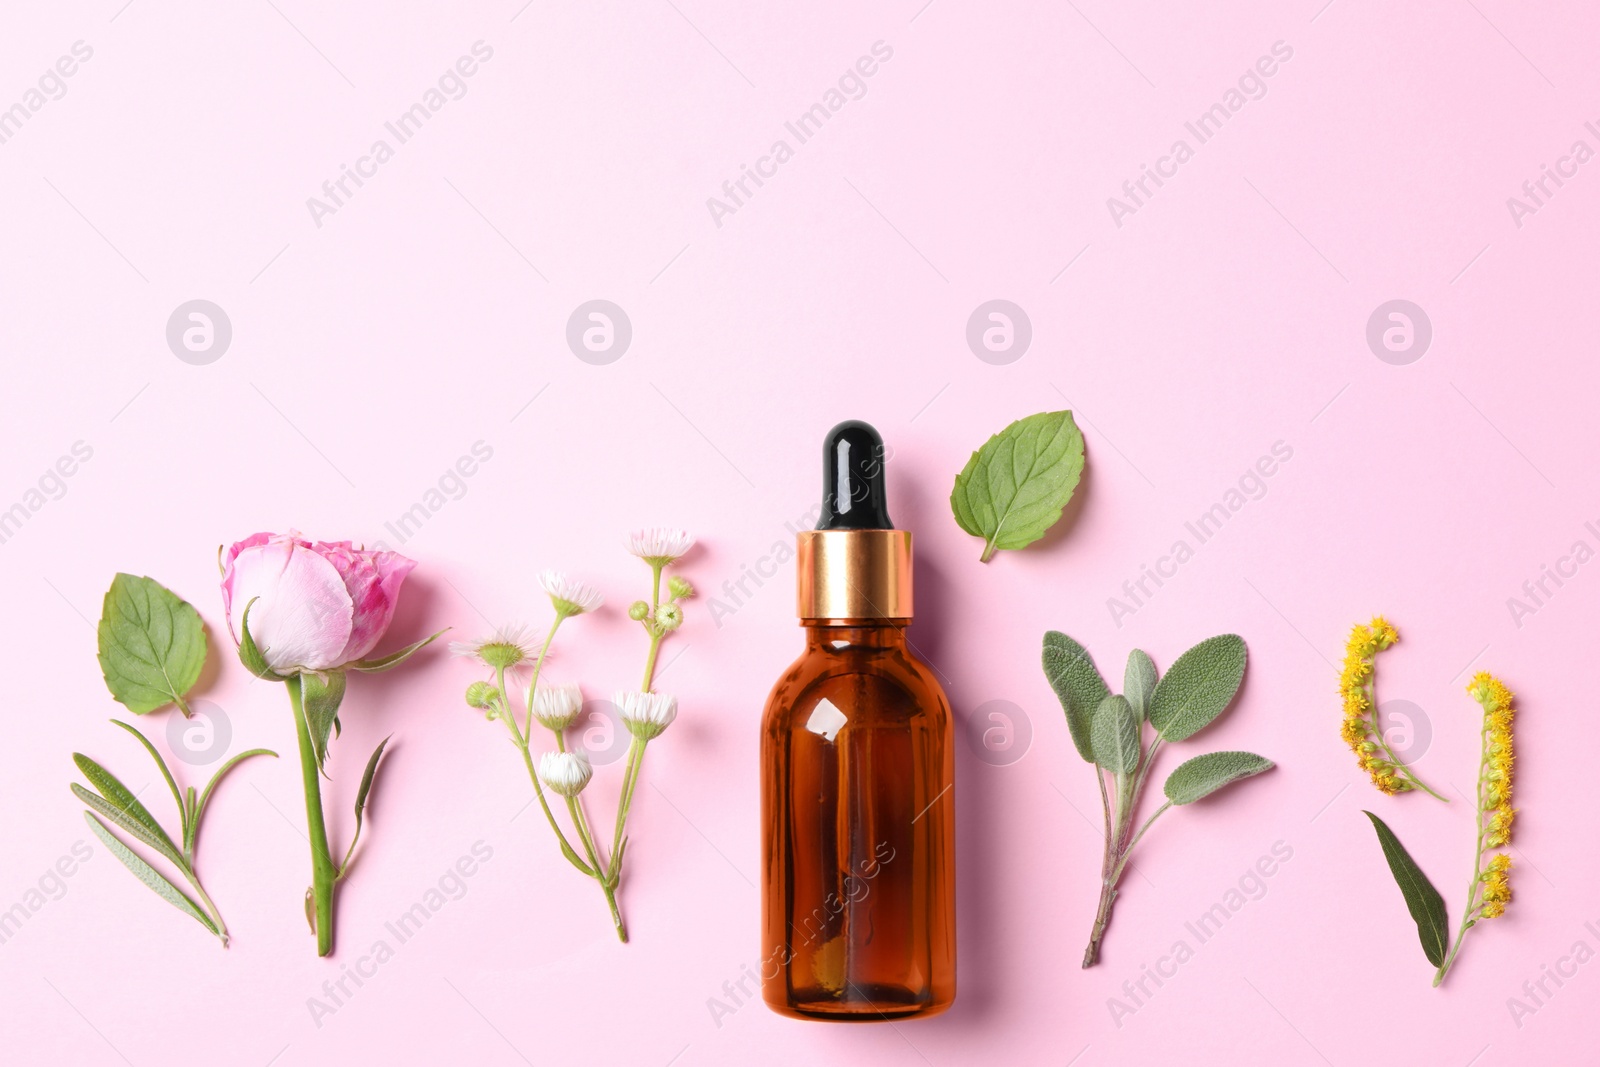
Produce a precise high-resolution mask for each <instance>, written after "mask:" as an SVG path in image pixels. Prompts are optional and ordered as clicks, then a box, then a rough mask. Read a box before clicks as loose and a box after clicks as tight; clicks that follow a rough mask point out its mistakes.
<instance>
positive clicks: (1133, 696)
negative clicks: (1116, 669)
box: [1122, 648, 1156, 723]
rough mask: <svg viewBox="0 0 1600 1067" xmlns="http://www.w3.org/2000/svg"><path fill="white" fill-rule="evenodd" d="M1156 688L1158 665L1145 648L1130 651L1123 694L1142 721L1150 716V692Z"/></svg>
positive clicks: (1135, 715)
mask: <svg viewBox="0 0 1600 1067" xmlns="http://www.w3.org/2000/svg"><path fill="white" fill-rule="evenodd" d="M1155 688H1156V665H1155V661H1154V660H1152V659H1151V658H1150V656H1149V654H1148V653H1146V652H1145V651H1144V650H1143V649H1138V648H1136V649H1134V650H1133V651H1132V652H1129V653H1128V666H1127V667H1126V668H1125V669H1124V670H1123V672H1122V695H1123V696H1125V697H1127V698H1128V703H1129V704H1130V705H1131V706H1132V707H1133V714H1134V717H1135V718H1137V719H1138V720H1139V721H1140V722H1141V723H1142V722H1144V721H1145V720H1146V719H1148V718H1149V717H1150V694H1151V693H1153V692H1155Z"/></svg>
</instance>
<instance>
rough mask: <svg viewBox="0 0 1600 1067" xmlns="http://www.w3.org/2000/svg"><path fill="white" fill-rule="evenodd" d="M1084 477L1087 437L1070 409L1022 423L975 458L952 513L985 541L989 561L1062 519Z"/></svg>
mask: <svg viewBox="0 0 1600 1067" xmlns="http://www.w3.org/2000/svg"><path fill="white" fill-rule="evenodd" d="M1082 473H1083V434H1082V433H1081V432H1080V431H1079V430H1078V424H1077V423H1076V422H1074V421H1073V418H1072V412H1070V411H1043V412H1040V413H1039V414H1037V415H1029V416H1028V417H1027V418H1024V419H1018V420H1017V421H1016V422H1013V423H1012V424H1011V425H1010V426H1007V427H1006V428H1005V429H1003V430H1001V431H1000V432H999V433H997V434H995V435H994V436H993V437H991V438H989V440H988V441H986V442H985V443H984V446H983V447H982V448H980V449H979V450H978V451H976V452H974V453H973V454H972V458H971V459H969V460H967V465H966V466H965V467H964V468H963V469H962V471H961V473H960V474H958V475H956V482H955V487H954V488H953V489H951V491H950V510H951V511H952V512H954V513H955V517H956V523H957V525H959V526H960V527H961V528H962V529H963V530H965V531H966V532H967V533H969V534H972V535H973V536H974V537H981V538H983V540H984V547H983V558H984V559H985V560H988V559H989V557H990V556H992V555H993V554H994V552H995V550H996V549H1000V548H1006V549H1011V548H1022V547H1024V546H1026V545H1031V544H1032V543H1033V542H1035V541H1037V540H1038V539H1039V538H1041V537H1043V536H1044V533H1045V531H1046V530H1048V529H1049V528H1050V527H1052V526H1054V525H1055V524H1056V521H1057V520H1058V519H1060V518H1061V509H1062V508H1064V507H1066V505H1067V501H1068V500H1070V499H1071V498H1072V491H1073V490H1074V489H1076V488H1077V486H1078V477H1079V476H1080V475H1081V474H1082Z"/></svg>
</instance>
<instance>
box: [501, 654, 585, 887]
mask: <svg viewBox="0 0 1600 1067" xmlns="http://www.w3.org/2000/svg"><path fill="white" fill-rule="evenodd" d="M552 632H553V631H552ZM544 647H545V649H546V650H548V649H549V648H550V638H548V637H547V638H545V642H544ZM539 657H540V659H543V658H544V651H541V652H540V653H539ZM536 670H537V669H536ZM535 680H537V674H536V675H535ZM495 681H496V683H497V684H498V685H499V687H500V717H501V718H502V719H504V720H505V721H506V729H508V730H510V731H511V739H512V740H513V741H514V742H515V743H516V746H517V749H518V750H519V751H520V752H521V753H522V762H523V765H524V766H526V767H527V768H528V777H529V778H531V779H532V780H533V793H534V796H536V797H538V798H539V807H540V808H542V809H543V810H544V817H545V820H546V821H547V822H549V823H550V829H552V830H554V831H555V835H556V840H558V841H559V842H560V843H561V851H562V853H563V854H564V855H566V856H567V857H568V858H569V859H573V860H574V861H575V863H576V866H577V868H578V869H579V870H580V871H583V873H584V874H587V875H589V876H591V877H593V876H594V873H595V872H594V871H592V870H589V869H588V868H586V867H584V866H583V864H582V863H581V862H576V860H577V855H578V854H577V853H576V852H574V851H573V850H572V845H571V844H570V843H568V841H567V835H566V834H564V833H562V832H561V824H560V823H558V822H556V816H555V812H553V811H551V810H550V802H549V801H547V800H546V799H545V796H544V786H543V785H541V784H540V782H539V771H538V769H537V768H535V767H534V765H533V753H532V752H530V751H529V750H528V738H527V737H526V736H524V735H523V733H522V731H521V730H519V729H517V720H516V716H515V715H513V714H512V713H511V701H510V700H509V699H507V697H506V671H505V668H504V667H499V668H496V669H495ZM532 691H533V690H532V687H531V685H530V687H529V692H530V693H531V692H532ZM529 714H530V715H532V711H531V710H530V712H529ZM528 725H529V727H530V728H531V727H532V725H533V723H532V721H531V720H530V721H529V723H528Z"/></svg>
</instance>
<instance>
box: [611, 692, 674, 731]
mask: <svg viewBox="0 0 1600 1067" xmlns="http://www.w3.org/2000/svg"><path fill="white" fill-rule="evenodd" d="M612 702H613V703H615V704H616V706H617V714H618V715H619V716H620V717H621V719H622V722H623V724H624V725H625V726H627V728H628V732H629V733H631V734H632V735H633V736H634V737H637V738H638V739H639V740H641V741H652V740H654V739H655V738H657V737H659V736H661V732H662V731H663V730H665V729H666V728H667V727H669V726H671V725H672V720H674V719H676V718H677V717H678V698H677V697H674V696H668V695H667V694H665V693H637V692H627V691H623V692H620V693H617V694H616V695H615V696H614V697H612Z"/></svg>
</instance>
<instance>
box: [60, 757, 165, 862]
mask: <svg viewBox="0 0 1600 1067" xmlns="http://www.w3.org/2000/svg"><path fill="white" fill-rule="evenodd" d="M72 762H73V763H76V764H77V765H78V770H80V771H82V772H83V776H84V777H85V778H87V779H89V784H90V785H92V786H94V787H95V788H96V789H98V790H99V791H100V795H101V796H102V797H104V798H105V799H106V800H107V801H109V802H110V806H111V807H112V808H114V809H115V810H117V811H119V812H122V813H123V814H124V815H125V816H126V817H128V818H129V819H131V820H133V821H134V822H135V823H137V824H138V825H139V826H141V827H143V832H144V833H147V834H150V835H152V836H154V837H155V838H156V839H157V840H159V841H160V842H162V845H158V846H156V847H165V848H167V849H169V850H172V849H173V844H172V839H171V838H169V837H168V836H167V831H166V830H164V829H163V828H162V826H161V823H159V822H158V821H156V817H155V816H154V815H151V814H150V810H149V809H148V808H146V807H145V806H144V805H143V804H141V803H140V802H139V798H138V797H136V796H134V795H133V791H132V790H130V789H129V788H128V787H127V786H125V785H123V784H122V783H121V782H120V781H118V780H117V776H116V775H114V774H112V773H111V772H110V771H108V770H106V769H105V768H104V767H102V766H100V764H98V763H96V762H95V761H94V760H92V759H90V758H89V757H88V756H85V755H84V754H83V753H82V752H74V753H73V754H72ZM72 788H73V791H74V792H78V791H82V792H84V793H88V790H86V789H84V788H83V787H82V786H81V785H78V784H77V783H76V782H74V783H73V786H72ZM90 795H92V794H90Z"/></svg>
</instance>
